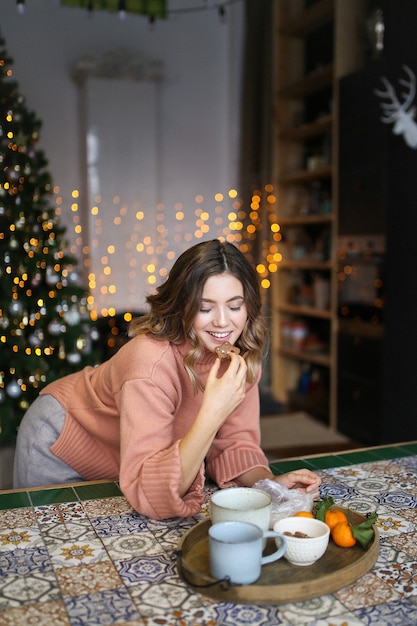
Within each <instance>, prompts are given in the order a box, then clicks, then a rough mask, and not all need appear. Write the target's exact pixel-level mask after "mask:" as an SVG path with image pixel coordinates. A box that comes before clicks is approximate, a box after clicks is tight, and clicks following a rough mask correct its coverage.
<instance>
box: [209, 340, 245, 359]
mask: <svg viewBox="0 0 417 626" xmlns="http://www.w3.org/2000/svg"><path fill="white" fill-rule="evenodd" d="M214 352H215V353H216V354H217V356H218V357H219V359H230V353H231V352H234V353H235V354H239V352H240V350H239V348H238V347H237V346H233V345H232V344H231V343H229V342H228V341H225V342H224V343H222V345H221V346H217V348H214Z"/></svg>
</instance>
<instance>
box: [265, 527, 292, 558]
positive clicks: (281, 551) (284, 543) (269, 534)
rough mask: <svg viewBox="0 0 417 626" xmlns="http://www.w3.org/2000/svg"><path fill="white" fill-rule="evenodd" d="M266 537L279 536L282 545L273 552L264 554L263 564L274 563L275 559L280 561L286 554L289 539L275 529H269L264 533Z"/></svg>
mask: <svg viewBox="0 0 417 626" xmlns="http://www.w3.org/2000/svg"><path fill="white" fill-rule="evenodd" d="M263 536H264V539H266V538H267V537H278V538H279V539H280V540H281V543H280V546H279V548H278V549H277V550H275V552H273V553H272V554H268V556H263V557H262V560H261V565H265V564H266V563H272V562H273V561H278V559H280V558H281V557H282V556H284V554H285V551H286V549H287V540H286V538H285V537H284V535H282V534H281V533H276V532H275V531H274V530H267V531H266V532H264V534H263Z"/></svg>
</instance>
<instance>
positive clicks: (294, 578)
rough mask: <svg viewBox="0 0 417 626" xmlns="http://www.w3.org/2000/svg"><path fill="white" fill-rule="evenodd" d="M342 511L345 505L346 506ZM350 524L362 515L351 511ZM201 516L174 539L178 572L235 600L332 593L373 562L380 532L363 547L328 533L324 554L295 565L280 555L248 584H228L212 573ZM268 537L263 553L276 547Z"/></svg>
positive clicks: (202, 589)
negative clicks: (306, 563)
mask: <svg viewBox="0 0 417 626" xmlns="http://www.w3.org/2000/svg"><path fill="white" fill-rule="evenodd" d="M344 510H345V511H346V509H344ZM349 516H350V519H351V520H352V522H353V523H354V524H360V523H361V522H363V521H364V520H365V517H364V516H363V515H360V514H359V513H356V512H354V511H351V510H350V511H349ZM210 525H211V521H210V520H209V519H208V520H204V521H203V522H199V523H198V524H196V525H195V526H193V527H192V528H190V530H188V531H187V532H186V533H185V534H184V535H183V536H182V537H181V539H180V541H179V543H178V554H177V567H178V571H179V573H180V576H181V577H182V578H183V580H184V581H185V582H186V583H187V584H188V585H190V586H191V587H192V588H193V589H194V590H195V591H198V592H199V593H202V594H204V595H206V596H209V597H210V598H214V599H215V600H220V601H224V602H234V603H238V604H272V605H278V604H285V603H287V602H300V601H303V600H310V599H311V598H316V597H318V596H323V595H325V594H327V593H332V592H333V591H337V589H341V588H342V587H345V586H346V585H349V584H350V583H352V582H354V581H355V580H357V579H358V578H359V577H360V576H363V574H366V572H367V571H368V570H370V569H371V567H372V566H373V565H374V563H375V561H376V560H377V558H378V553H379V533H378V530H377V529H376V528H375V526H374V531H375V536H374V538H373V540H372V542H371V544H370V546H369V547H368V549H367V550H364V549H363V548H362V547H361V546H360V545H356V546H354V547H353V548H340V547H338V546H336V545H335V544H334V543H333V541H332V540H331V539H330V541H329V546H328V548H327V550H326V552H325V554H324V555H323V556H322V557H321V559H319V560H318V561H316V562H315V563H314V564H313V565H309V566H297V565H292V564H291V563H288V561H287V560H286V559H280V560H279V561H276V562H274V563H270V564H268V565H264V566H263V567H262V574H261V577H260V578H259V579H258V580H257V581H256V582H255V583H253V584H251V585H231V584H229V583H227V582H225V581H216V580H215V579H214V578H212V577H211V575H210V564H209V552H208V529H209V527H210ZM273 541H274V540H273V539H272V540H271V539H269V540H268V543H267V547H266V549H265V554H267V553H268V551H269V552H272V551H273V550H274V549H275V545H274V543H273Z"/></svg>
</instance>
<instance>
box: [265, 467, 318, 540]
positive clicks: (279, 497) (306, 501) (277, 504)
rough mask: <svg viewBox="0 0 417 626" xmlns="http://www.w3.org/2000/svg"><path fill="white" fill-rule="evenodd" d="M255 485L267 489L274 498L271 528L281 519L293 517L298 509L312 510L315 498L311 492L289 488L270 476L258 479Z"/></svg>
mask: <svg viewBox="0 0 417 626" xmlns="http://www.w3.org/2000/svg"><path fill="white" fill-rule="evenodd" d="M253 487H254V488H255V489H261V490H262V491H266V493H268V494H269V495H270V496H271V498H272V511H271V528H272V527H273V525H274V524H275V522H277V521H278V520H280V519H283V518H284V517H291V515H294V513H298V511H310V512H311V511H312V510H313V504H314V499H313V496H312V495H311V494H309V493H304V492H302V491H298V490H297V489H287V487H283V486H282V485H280V484H279V483H277V482H275V481H274V480H271V479H269V478H264V479H263V480H258V482H256V483H255V484H254V485H253Z"/></svg>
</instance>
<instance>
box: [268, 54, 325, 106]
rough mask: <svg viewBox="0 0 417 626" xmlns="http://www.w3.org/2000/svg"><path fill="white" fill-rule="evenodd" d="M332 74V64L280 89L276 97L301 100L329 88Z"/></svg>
mask: <svg viewBox="0 0 417 626" xmlns="http://www.w3.org/2000/svg"><path fill="white" fill-rule="evenodd" d="M333 72H334V67H333V63H331V64H330V65H325V66H324V67H320V68H319V69H317V70H315V71H314V72H311V73H310V74H306V75H305V76H304V77H303V78H300V80H297V81H296V82H294V83H291V84H290V85H286V86H285V87H282V88H281V89H280V90H279V91H278V94H277V95H278V96H279V97H282V98H303V97H304V96H307V95H308V94H311V93H314V92H316V91H320V90H321V89H324V88H325V87H331V86H332V83H333Z"/></svg>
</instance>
